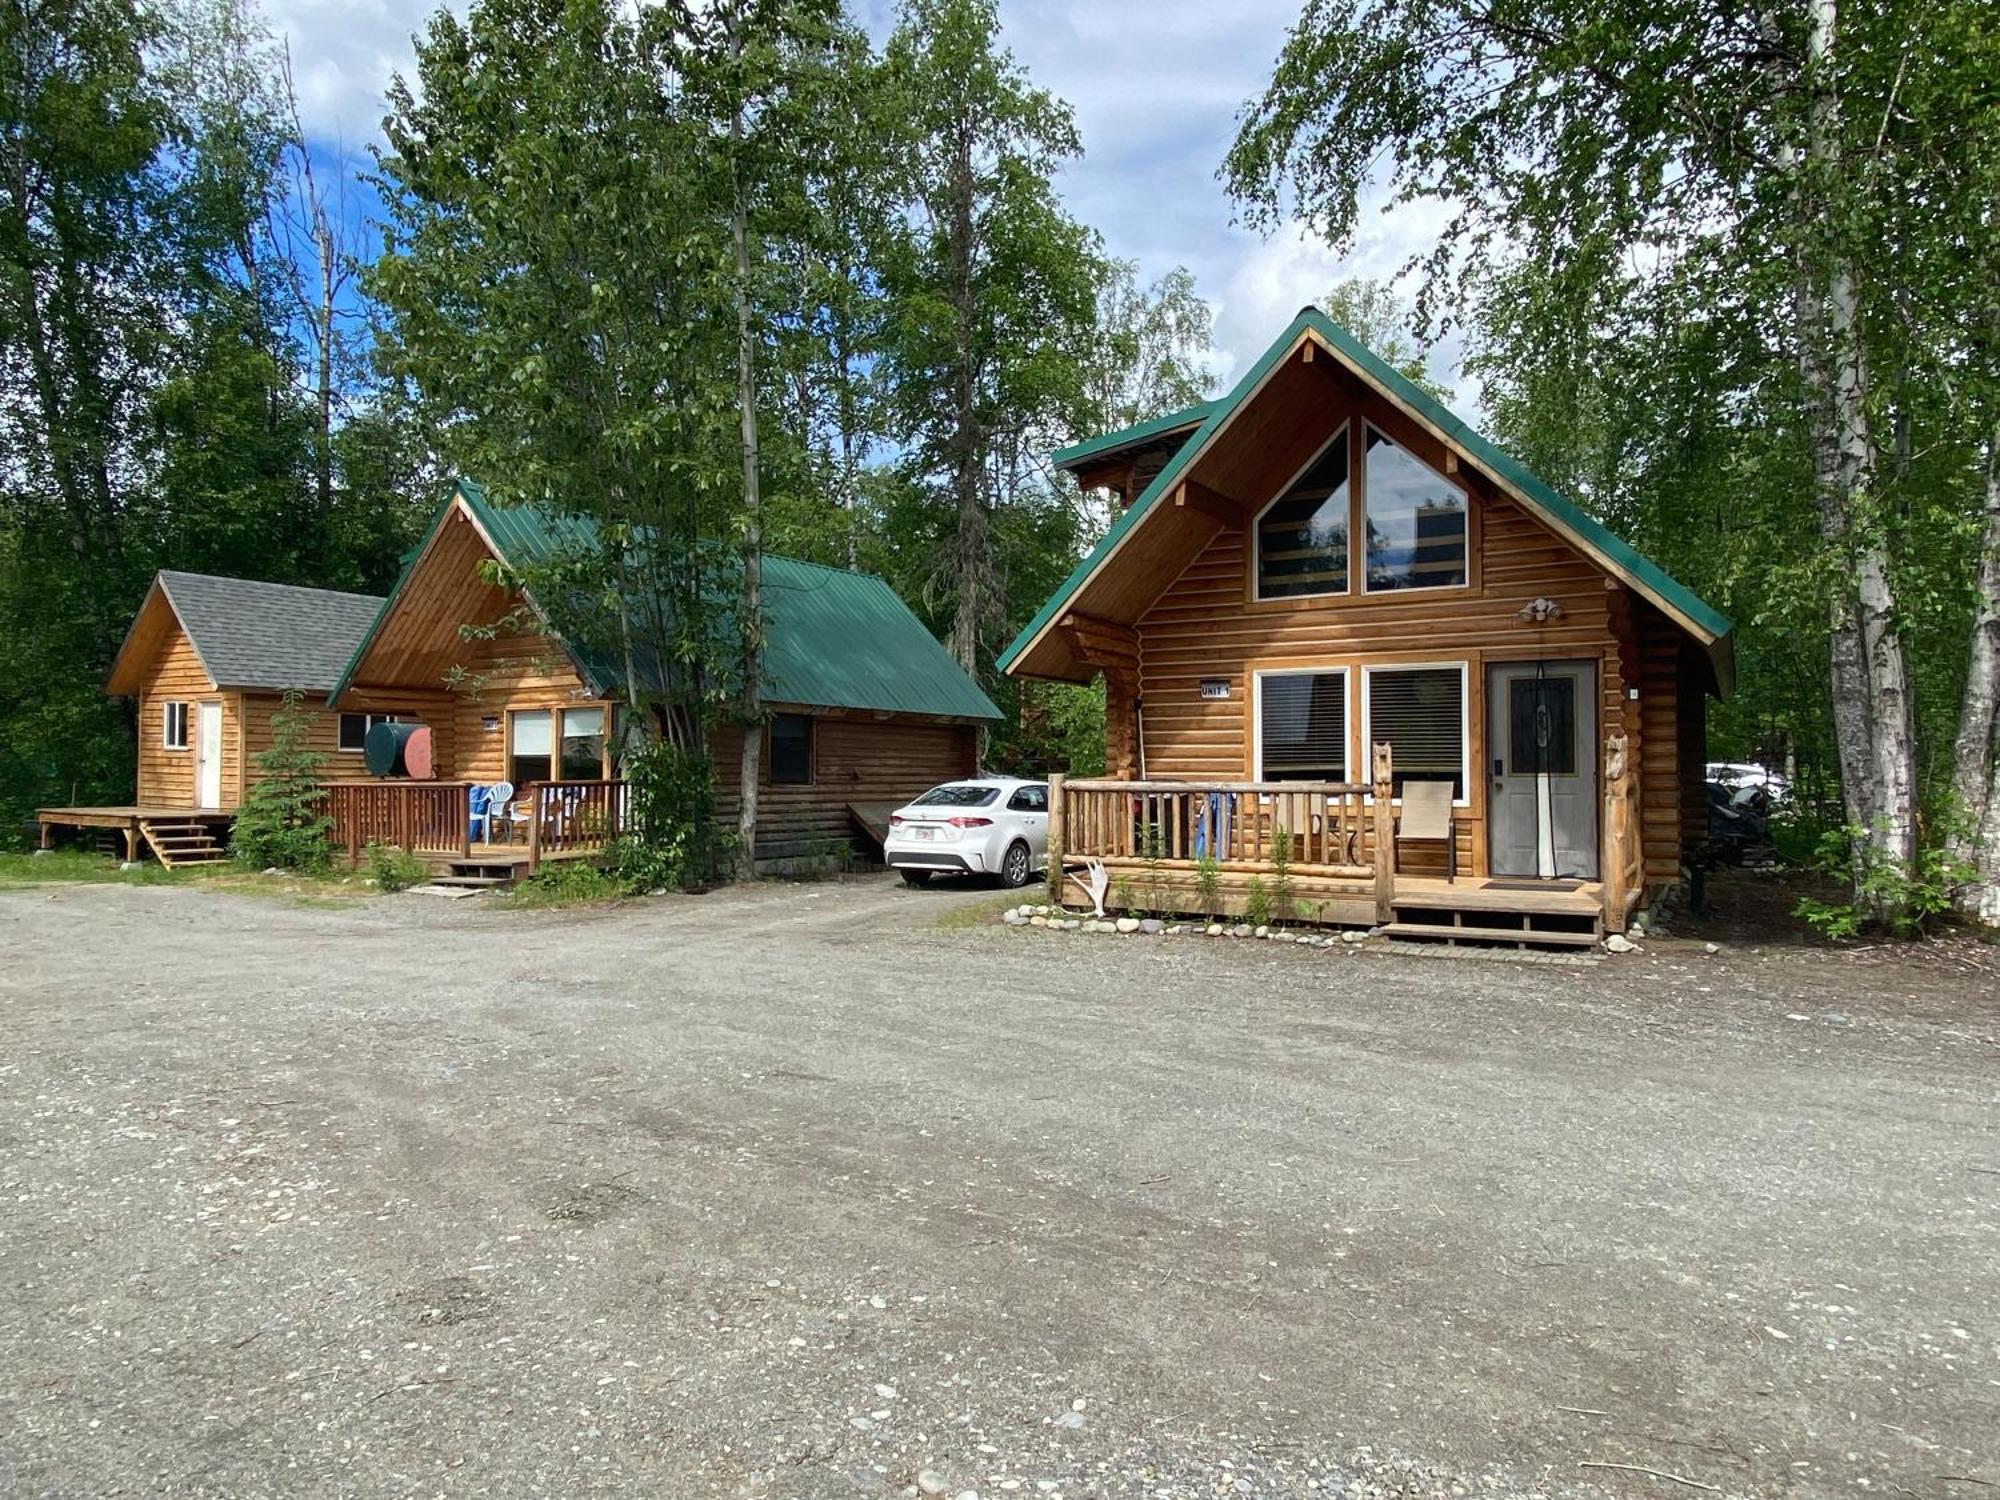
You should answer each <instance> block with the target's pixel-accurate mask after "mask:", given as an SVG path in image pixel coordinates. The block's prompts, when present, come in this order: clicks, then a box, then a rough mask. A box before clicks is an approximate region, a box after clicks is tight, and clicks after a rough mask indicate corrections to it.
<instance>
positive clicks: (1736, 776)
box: [1708, 760, 1792, 803]
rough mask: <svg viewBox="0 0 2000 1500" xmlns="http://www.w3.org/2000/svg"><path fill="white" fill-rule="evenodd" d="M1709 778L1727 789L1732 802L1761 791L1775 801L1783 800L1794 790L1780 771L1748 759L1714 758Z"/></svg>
mask: <svg viewBox="0 0 2000 1500" xmlns="http://www.w3.org/2000/svg"><path fill="white" fill-rule="evenodd" d="M1708 779H1709V780H1710V781H1712V782H1714V783H1715V784H1716V785H1717V786H1719V787H1722V788H1723V789H1724V790H1726V791H1727V792H1728V793H1729V794H1730V800H1731V801H1732V802H1741V801H1743V800H1744V799H1745V798H1746V797H1748V796H1750V795H1751V794H1752V793H1754V792H1759V791H1761V792H1763V793H1764V795H1766V796H1767V797H1769V798H1770V799H1771V801H1773V802H1774V803H1776V802H1783V801H1784V800H1785V798H1786V797H1787V796H1789V795H1790V794H1791V790H1792V784H1791V783H1790V782H1789V781H1787V780H1785V778H1784V776H1783V775H1782V774H1780V773H1779V772H1777V771H1773V770H1769V769H1767V768H1766V767H1764V766H1759V765H1753V764H1751V763H1750V762H1748V761H1740V760H1712V761H1710V762H1709V763H1708Z"/></svg>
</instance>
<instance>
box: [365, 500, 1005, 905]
mask: <svg viewBox="0 0 2000 1500" xmlns="http://www.w3.org/2000/svg"><path fill="white" fill-rule="evenodd" d="M584 524H585V523H582V522H579V521H577V520H576V519H574V518H569V517H559V516H555V515H552V514H550V513H548V512H545V511H542V510H539V509H536V508H532V507H519V506H515V507H501V506H496V505H494V504H493V503H491V502H490V501H489V500H488V499H487V498H486V496H485V494H484V492H483V491H482V490H481V488H480V487H479V486H478V485H477V484H475V483H472V482H471V481H469V480H468V481H461V482H460V483H459V484H458V485H457V487H456V489H455V490H454V492H453V494H452V495H451V496H450V498H449V499H448V500H447V501H446V502H445V504H444V505H443V506H442V507H441V508H440V509H439V511H438V513H437V515H436V517H435V518H434V520H433V522H432V524H431V526H430V529H429V531H428V533H427V534H426V535H425V537H424V540H423V542H422V544H421V545H420V546H419V547H418V548H417V549H416V551H415V552H414V553H413V554H412V555H411V558H410V560H409V562H408V565H407V566H406V567H405V569H404V571H403V575H402V577H401V578H400V579H399V580H398V582H397V584H396V587H395V589H394V591H393V592H392V593H391V594H390V596H389V599H388V601H387V603H386V604H384V605H383V607H382V609H381V611H380V613H379V615H377V617H376V618H375V619H374V620H373V621H372V623H371V624H370V626H369V627H368V628H367V630H366V631H365V633H364V635H363V638H362V639H361V641H360V642H359V644H358V645H357V646H356V647H355V648H354V650H353V652H352V657H351V660H349V661H348V662H347V663H346V666H345V670H344V671H342V672H341V673H340V674H338V680H337V681H336V682H335V683H334V684H333V687H332V691H331V693H330V695H329V699H328V701H329V703H330V704H331V706H332V707H333V708H334V709H336V710H338V711H339V713H340V714H341V715H342V717H343V718H361V717H364V716H376V715H393V716H396V717H399V718H404V719H414V720H417V721H420V722H421V723H422V724H423V725H424V726H426V727H427V728H428V729H429V731H430V741H431V744H430V748H431V756H430V760H431V767H432V770H431V778H429V779H426V780H424V781H396V782H374V783H370V784H368V785H367V786H365V787H353V788H337V789H336V793H335V797H334V801H333V804H332V805H333V810H334V817H335V820H336V830H335V837H336V840H337V841H339V842H340V843H342V844H343V845H345V846H347V847H350V848H355V847H359V846H361V845H365V844H366V843H368V842H370V841H373V840H375V839H378V838H379V839H384V840H388V841H393V842H399V843H403V844H405V845H407V846H409V847H411V848H413V849H414V850H415V851H416V852H418V853H421V854H426V855H431V856H435V857H438V858H439V859H440V860H441V861H444V862H449V863H452V864H456V865H462V866H466V867H468V868H471V867H474V866H478V867H481V868H489V869H493V868H498V867H501V866H508V867H512V866H516V865H519V864H521V863H529V864H532V863H534V862H536V861H538V860H539V859H541V858H544V857H552V856H554V855H557V854H561V853H568V852H574V851H575V850H576V849H577V848H578V847H580V846H587V845H590V844H594V843H600V842H601V841H602V837H603V836H604V835H606V834H607V833H608V832H611V831H615V827H616V824H617V821H618V819H619V817H620V816H621V808H622V799H623V787H622V783H621V782H620V781H619V780H618V766H617V763H616V760H615V750H614V747H615V746H616V744H617V726H616V718H615V716H616V714H617V712H618V709H617V707H616V705H615V704H614V702H613V699H614V697H615V696H616V684H617V679H618V673H617V669H616V666H615V664H613V663H607V662H604V661H599V660H594V659H592V657H591V655H590V654H589V653H586V652H583V651H579V650H577V649H574V648H573V647H572V646H571V645H570V644H569V643H568V642H566V641H564V640H563V639H562V638H561V637H560V636H559V635H557V634H556V633H555V632H554V631H553V630H552V629H551V628H550V626H549V623H548V621H547V618H546V616H545V615H544V614H543V613H542V611H541V610H540V608H539V607H538V606H537V605H536V604H535V601H534V600H533V599H532V598H530V597H528V596H527V595H526V594H524V593H522V592H519V591H514V590H511V589H509V588H508V587H504V586H502V585H501V584H500V583H498V582H496V581H495V579H496V576H502V574H503V573H504V570H507V569H525V568H530V567H532V566H533V565H534V564H536V563H537V562H542V561H546V560H547V559H548V558H549V557H551V556H552V555H553V554H554V552H555V550H556V549H557V548H559V547H561V546H562V545H564V544H565V540H566V537H569V534H570V533H573V532H574V531H575V530H576V529H577V528H579V527H582V526H583V525H584ZM569 539H573V537H569ZM495 564H498V565H499V567H498V568H496V567H495V566H494V565H495ZM763 600H764V611H765V664H766V673H767V676H766V682H765V684H764V694H763V696H764V701H765V704H766V707H767V708H768V709H769V710H770V717H769V720H768V722H767V724H766V725H765V726H764V728H763V729H762V731H761V732H762V733H763V734H764V735H765V737H766V740H765V746H764V755H763V758H762V764H761V770H760V776H761V782H760V786H759V794H758V843H757V856H758V858H759V859H760V860H762V861H765V862H768V863H782V862H786V861H791V860H797V859H806V858H812V857H815V856H818V855H821V854H824V853H825V852H827V851H828V850H830V849H831V848H833V847H835V846H837V845H838V844H839V843H841V842H842V841H846V842H849V843H852V844H855V845H857V846H859V845H860V844H861V842H862V841H863V840H864V839H865V838H866V837H867V836H868V826H867V825H868V822H869V820H870V819H871V818H873V817H875V816H876V815H877V814H878V813H879V815H880V817H881V818H884V819H885V818H886V815H887V811H888V808H889V807H892V806H894V805H896V804H898V803H900V802H903V801H906V800H908V799H909V798H910V797H912V796H914V795H916V794H917V793H918V792H921V791H923V790H925V789H926V788H928V787H930V786H933V785H935V784H936V783H938V782H940V781H946V780H949V779H951V778H952V777H955V776H967V775H971V774H972V773H973V772H974V771H975V770H976V768H977V764H978V731H979V726H980V725H981V724H982V723H984V722H986V721H988V720H991V719H996V718H998V717H999V710H997V709H996V708H995V707H994V706H993V704H992V702H991V700H989V699H988V698H987V697H986V695H985V694H984V693H983V692H981V691H980V690H979V688H978V687H977V686H976V685H975V684H974V683H973V682H972V681H971V679H969V678H968V677H967V676H966V674H965V673H964V672H963V671H962V670H961V669H960V668H959V666H958V664H957V662H955V661H954V660H953V659H952V658H951V656H950V655H949V653H947V652H946V651H945V650H944V648H943V647H942V646H941V645H939V644H938V642H937V640H936V638H935V637H933V636H932V635H931V634H930V632H929V631H928V630H927V629H925V627H924V625H923V623H922V622H921V621H920V620H918V619H917V617H916V616H915V615H913V614H912V613H911V612H910V610H909V608H908V606H907V605H905V604H904V603H903V601H902V600H901V599H900V598H898V597H897V596H896V593H895V591H894V590H892V589H891V588H890V587H889V586H888V585H887V584H886V583H884V582H883V581H882V580H881V579H879V578H875V577H870V576H868V575H865V574H860V573H852V572H847V571H844V570H841V569H838V568H830V567H824V566H821V565H819V564H817V563H809V562H801V561H799V560H797V559H793V558H787V557H779V556H772V555H767V556H766V557H765V559H764V586H763ZM502 622H505V623H504V624H503V623H502ZM496 625H497V626H499V627H500V628H495V627H496ZM740 733H741V732H740V731H738V730H734V729H727V730H723V731H719V732H717V733H716V734H715V735H714V736H713V737H712V742H711V748H712V751H713V754H714V758H715V764H716V771H717V775H718V778H719V781H720V788H719V790H720V796H719V799H718V800H719V803H720V806H719V813H720V816H721V817H722V818H723V819H725V820H726V821H727V822H728V823H731V824H733V822H734V819H735V816H736V810H737V809H736V804H737V794H736V777H737V772H738V767H739V764H740V761H739V756H740V754H741V740H740V738H739V736H740ZM503 781H504V782H507V783H509V784H510V785H512V786H513V787H514V788H515V789H516V792H517V795H519V796H520V797H522V798H524V799H526V798H530V797H532V798H533V799H534V801H533V803H532V805H533V808H534V811H533V812H532V813H531V814H530V815H529V816H528V817H527V818H526V820H525V827H524V826H522V822H521V820H519V819H516V818H509V819H506V820H504V821H501V820H496V824H495V825H489V826H487V827H486V828H485V829H484V830H483V836H482V837H481V838H480V839H479V840H477V842H478V844H479V845H480V847H478V848H475V847H474V843H475V840H474V839H473V838H472V837H471V836H470V835H468V833H467V828H468V823H469V811H468V802H467V799H468V797H469V795H470V790H471V788H472V787H474V786H479V787H482V788H484V787H486V786H490V785H491V784H494V783H498V782H503ZM453 856H456V857H455V858H454V857H453ZM495 878H497V877H495Z"/></svg>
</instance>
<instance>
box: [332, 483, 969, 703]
mask: <svg viewBox="0 0 2000 1500" xmlns="http://www.w3.org/2000/svg"><path fill="white" fill-rule="evenodd" d="M458 500H463V501H464V502H465V504H466V506H467V508H468V509H470V510H471V512H472V516H473V519H474V520H475V521H477V522H478V523H479V526H480V528H481V529H482V530H483V531H484V532H485V533H486V535H487V537H488V538H489V539H490V540H491V541H492V543H493V546H494V548H495V550H496V551H497V552H498V553H499V554H500V558H501V560H502V561H503V562H505V563H508V564H510V565H512V566H516V567H526V566H533V565H534V564H535V563H537V562H540V561H546V560H547V559H548V558H550V557H552V556H553V555H555V554H556V553H557V552H558V551H560V550H561V549H562V548H563V547H565V546H567V545H573V544H577V543H588V542H590V541H591V540H592V539H593V538H594V537H595V535H596V528H595V526H593V524H592V523H591V522H590V521H588V520H586V519H583V518H581V517H577V516H567V515H560V514H557V513H556V512H553V511H550V510H547V509H545V508H543V507H540V506H533V505H496V504H494V503H493V501H492V500H490V499H489V498H488V497H487V495H486V491H485V490H484V488H482V487H481V486H480V485H479V484H478V483H476V482H475V481H473V480H470V479H461V480H459V482H458V484H457V487H456V489H455V491H454V493H453V495H452V497H451V498H450V499H448V500H447V501H446V502H445V503H444V505H443V506H441V507H440V508H439V510H438V513H437V515H436V517H435V518H433V520H432V522H431V527H430V532H429V533H427V534H426V536H425V545H426V546H428V545H429V541H430V537H431V536H432V535H435V534H436V532H437V528H438V527H439V526H440V525H441V524H442V523H443V521H444V518H445V516H446V515H447V514H449V513H450V510H451V507H452V505H453V503H454V502H456V501H458ZM418 551H419V553H421V551H422V548H419V549H418ZM414 566H415V558H414V557H412V559H411V561H410V563H409V564H408V565H407V566H406V567H405V568H404V570H403V576H402V578H400V579H398V580H397V582H396V587H395V589H394V591H392V592H391V593H390V595H389V598H388V601H387V602H386V603H385V604H384V605H383V607H382V612H381V613H380V614H379V615H377V616H376V620H375V624H374V625H373V626H371V627H370V629H369V633H368V636H367V638H364V639H363V641H362V642H361V645H360V646H359V647H358V648H357V649H356V650H355V653H354V657H353V660H351V661H350V662H349V663H348V667H347V671H346V673H345V674H343V675H342V677H341V680H340V684H339V686H337V687H336V688H335V689H334V691H333V694H332V696H333V697H338V696H339V695H340V693H341V692H342V691H343V690H344V689H345V688H346V686H347V684H348V681H349V680H350V679H351V678H352V676H353V673H354V669H355V667H356V666H357V665H359V663H360V661H361V658H362V656H363V655H364V654H365V653H366V651H367V649H368V642H369V640H372V639H373V637H374V634H375V631H376V630H377V629H379V628H380V626H381V623H382V621H383V620H384V619H385V618H387V616H388V613H389V611H390V610H391V609H392V608H394V607H395V602H396V599H397V597H398V596H399V595H400V594H401V593H402V590H403V586H404V584H405V583H407V582H408V580H409V577H410V572H411V569H412V568H414ZM763 585H764V587H763V601H764V669H765V681H764V689H763V692H764V697H765V699H766V700H768V701H770V702H773V703H796V704H800V705H802V706H804V707H808V708H848V709H864V710H874V711H878V712H886V713H905V714H927V715H932V716H936V717H941V718H960V719H997V718H999V717H1000V710H999V709H997V708H995V707H994V706H993V700H992V699H990V698H988V697H987V696H986V694H985V693H983V692H981V691H980V689H979V686H978V684H976V683H975V682H973V680H972V679H971V678H970V677H968V676H967V675H966V674H965V672H964V670H963V669H962V668H960V666H959V665H958V662H957V661H956V659H954V658H953V657H952V655H951V653H950V652H948V651H946V650H945V649H944V647H943V646H941V645H940V644H938V641H937V638H936V637H935V636H933V635H932V634H931V633H930V631H929V630H927V629H926V628H925V627H924V623H923V621H921V620H919V619H918V618H917V617H916V616H915V615H914V614H912V613H911V612H910V608H909V606H908V605H907V604H905V603H904V602H903V601H902V599H901V598H899V597H898V596H897V594H896V591H895V590H894V589H892V588H890V587H889V585H888V584H887V583H885V582H884V581H883V580H882V579H880V578H877V577H875V576H874V575H873V574H868V573H850V572H847V571H846V570H844V569H841V568H830V567H826V566H824V565H822V564H820V563H813V562H804V561H801V560H800V559H798V558H795V557H782V556H778V555H777V554H774V553H766V554H765V555H764V570H763ZM565 647H566V649H570V654H571V655H572V657H574V658H575V659H576V664H577V667H578V669H579V670H581V671H582V672H583V674H584V676H585V677H586V678H589V679H591V680H592V681H593V682H594V683H595V684H596V685H597V687H598V688H599V689H600V690H602V689H603V688H604V687H606V686H607V685H608V682H609V680H610V679H611V677H612V675H613V674H611V673H609V672H607V671H606V670H605V668H604V665H603V664H602V663H593V662H591V661H590V660H588V659H587V658H586V657H585V656H584V655H583V654H581V653H579V652H577V651H576V650H574V649H573V648H569V647H568V644H567V643H565Z"/></svg>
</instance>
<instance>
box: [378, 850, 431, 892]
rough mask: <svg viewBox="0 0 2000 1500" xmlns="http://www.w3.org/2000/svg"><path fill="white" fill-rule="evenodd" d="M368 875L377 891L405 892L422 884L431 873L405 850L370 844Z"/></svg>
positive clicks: (428, 868) (421, 862)
mask: <svg viewBox="0 0 2000 1500" xmlns="http://www.w3.org/2000/svg"><path fill="white" fill-rule="evenodd" d="M368 873H369V874H370V875H372V876H373V877H374V879H375V885H376V888H377V889H379V890H383V891H406V890H408V889H409V888H410V887H411V886H413V885H421V884H423V882H424V881H425V880H426V879H427V878H429V876H430V873H431V872H430V867H429V866H428V865H426V864H425V863H424V862H423V861H422V860H420V859H418V858H417V857H416V855H414V854H412V853H410V852H409V850H407V849H398V848H397V847H396V846H395V845H394V844H370V845H369V846H368Z"/></svg>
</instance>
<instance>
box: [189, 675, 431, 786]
mask: <svg viewBox="0 0 2000 1500" xmlns="http://www.w3.org/2000/svg"><path fill="white" fill-rule="evenodd" d="M365 699H366V701H365V705H363V704H360V703H357V702H355V699H354V695H351V694H350V695H349V701H350V707H349V708H348V709H347V710H346V712H349V713H374V714H397V715H400V716H401V717H403V718H405V719H414V720H417V721H418V722H420V723H423V724H428V725H429V726H430V730H431V749H432V757H433V765H432V772H433V774H434V775H435V776H437V777H439V778H448V777H449V776H450V775H451V770H450V766H451V756H452V741H453V738H454V735H455V732H456V729H455V724H454V716H455V714H456V712H457V706H456V704H455V702H454V700H453V699H452V696H451V694H449V693H447V692H444V691H443V690H441V689H440V690H439V691H437V692H430V693H426V692H423V691H420V690H418V689H414V688H413V689H410V690H408V691H406V692H401V693H369V694H367V695H365ZM284 703H285V699H284V695H283V694H282V693H245V694H244V695H243V698H242V725H243V783H242V790H243V791H244V792H245V793H247V792H248V791H249V789H250V788H251V787H252V786H254V785H256V783H257V777H258V770H257V757H258V755H260V754H261V753H262V752H264V751H266V750H268V749H270V748H271V740H272V727H271V720H272V716H273V715H275V714H276V713H277V712H278V710H279V709H280V708H282V707H284ZM305 706H306V708H308V709H309V710H310V711H311V713H312V716H313V717H312V721H311V723H310V724H309V725H308V726H307V732H306V748H307V749H309V750H312V751H314V752H316V753H318V754H320V755H323V756H325V757H326V759H325V760H324V761H322V762H321V763H320V767H319V770H318V771H317V772H315V773H314V774H315V775H316V777H317V779H319V780H321V781H362V780H365V779H367V776H368V763H367V758H366V757H365V756H363V755H362V754H360V752H358V751H353V750H345V751H344V750H342V749H340V748H339V736H340V715H339V714H338V713H336V712H334V710H332V709H330V708H325V707H321V706H319V704H318V703H317V701H316V700H313V699H308V700H307V701H306V704H305ZM225 774H226V768H225Z"/></svg>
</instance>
